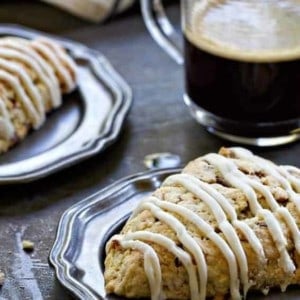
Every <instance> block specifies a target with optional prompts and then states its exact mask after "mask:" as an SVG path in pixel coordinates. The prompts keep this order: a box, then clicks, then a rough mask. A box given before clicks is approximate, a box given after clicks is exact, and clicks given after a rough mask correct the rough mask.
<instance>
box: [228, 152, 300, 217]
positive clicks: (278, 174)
mask: <svg viewBox="0 0 300 300" xmlns="http://www.w3.org/2000/svg"><path fill="white" fill-rule="evenodd" d="M230 150H231V151H232V152H233V153H234V154H235V155H236V156H237V157H239V158H243V159H246V160H249V161H252V162H254V163H257V164H259V165H260V167H261V169H262V170H264V171H265V172H266V173H268V174H270V175H272V176H273V177H274V178H275V179H276V180H278V182H279V183H280V184H281V185H282V187H283V188H284V189H285V190H286V192H287V193H288V195H289V198H290V200H291V201H293V203H294V204H295V205H296V207H297V209H298V212H299V213H300V195H299V194H296V193H295V191H294V190H293V188H292V186H291V184H290V182H289V180H290V179H292V177H293V176H292V175H291V174H289V173H288V172H286V170H285V169H284V168H280V167H278V166H276V165H275V164H274V163H272V162H271V161H269V160H266V159H264V158H262V157H258V156H255V155H253V153H252V152H251V151H249V150H247V149H244V148H238V147H236V148H230ZM285 177H286V178H285ZM294 179H295V178H294ZM296 182H298V184H299V185H300V182H299V181H296Z"/></svg>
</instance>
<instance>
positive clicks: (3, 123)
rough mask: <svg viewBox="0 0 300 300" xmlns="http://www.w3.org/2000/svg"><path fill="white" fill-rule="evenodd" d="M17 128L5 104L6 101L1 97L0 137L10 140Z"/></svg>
mask: <svg viewBox="0 0 300 300" xmlns="http://www.w3.org/2000/svg"><path fill="white" fill-rule="evenodd" d="M14 133H15V129H14V126H13V123H12V121H11V119H10V116H9V113H8V111H7V109H6V106H5V101H4V100H3V99H1V98H0V138H1V139H3V140H5V141H9V140H10V139H12V138H13V137H14Z"/></svg>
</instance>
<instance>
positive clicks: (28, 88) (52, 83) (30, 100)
mask: <svg viewBox="0 0 300 300" xmlns="http://www.w3.org/2000/svg"><path fill="white" fill-rule="evenodd" d="M75 86H76V65H75V63H74V61H73V60H72V58H71V57H70V56H69V55H68V54H67V52H66V51H65V50H64V49H63V48H62V47H61V46H60V45H59V44H58V43H56V42H54V41H52V40H50V39H48V38H43V37H40V38H37V39H35V40H26V39H22V38H17V37H3V38H0V153H2V152H5V151H7V150H8V149H9V148H11V147H12V146H13V145H14V144H15V143H17V142H18V141H21V140H22V139H23V138H24V137H25V136H26V135H27V134H28V132H29V131H30V130H31V129H38V128H40V126H41V125H42V124H43V123H44V121H45V118H46V113H47V112H49V111H50V110H52V109H54V108H57V107H59V106H60V105H61V103H62V94H63V93H69V92H71V91H73V90H74V88H75Z"/></svg>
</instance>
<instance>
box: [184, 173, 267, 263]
mask: <svg viewBox="0 0 300 300" xmlns="http://www.w3.org/2000/svg"><path fill="white" fill-rule="evenodd" d="M185 176H188V177H192V176H191V175H189V174H185ZM195 179H196V178H195ZM197 185H198V186H199V187H201V188H202V189H203V190H204V191H205V192H207V193H208V194H209V195H210V196H211V197H212V198H213V200H215V201H217V202H218V204H219V205H220V206H221V207H222V209H223V211H224V212H225V214H226V215H227V216H228V217H229V220H230V221H231V223H232V225H233V226H234V227H235V228H237V229H239V230H240V231H241V232H242V233H243V234H244V236H245V238H246V239H247V240H248V242H249V245H250V246H251V248H252V249H253V250H254V252H255V253H256V255H257V257H258V259H259V260H260V261H261V263H265V254H264V249H263V246H262V244H261V242H260V240H259V239H258V238H257V236H256V235H255V233H254V231H253V229H252V228H251V227H250V226H249V225H248V224H247V223H245V222H243V221H240V220H238V217H237V214H236V211H235V209H234V207H233V206H232V205H231V204H230V203H229V202H228V200H227V199H226V198H225V197H224V196H223V195H222V194H221V193H220V192H218V191H217V190H216V189H215V188H214V187H213V186H212V185H210V184H208V183H206V182H203V181H200V180H198V181H197Z"/></svg>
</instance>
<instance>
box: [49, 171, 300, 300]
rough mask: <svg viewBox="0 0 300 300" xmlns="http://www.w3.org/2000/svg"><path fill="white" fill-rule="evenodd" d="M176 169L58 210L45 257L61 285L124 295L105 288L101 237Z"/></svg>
mask: <svg viewBox="0 0 300 300" xmlns="http://www.w3.org/2000/svg"><path fill="white" fill-rule="evenodd" d="M178 172H180V169H174V168H173V169H164V170H158V171H148V172H145V173H139V174H136V175H133V176H131V177H128V178H125V179H123V180H121V181H118V182H116V183H114V184H113V185H111V186H109V187H107V188H105V189H104V190H102V191H99V192H98V193H96V194H94V195H92V196H90V197H88V198H87V199H84V200H82V201H80V202H78V203H76V204H75V205H74V206H72V207H71V208H69V209H68V210H67V211H66V212H65V213H64V214H63V216H62V218H61V220H60V222H59V226H58V230H57V236H56V240H55V243H54V245H53V248H52V250H51V252H50V262H51V264H52V265H53V266H54V267H55V271H56V276H57V278H58V280H59V281H60V282H61V284H62V285H63V286H65V287H66V288H67V289H68V290H69V291H71V292H72V293H73V294H74V295H76V296H77V297H78V298H80V299H84V300H96V299H102V300H104V299H106V300H116V299H123V298H120V297H117V296H114V295H107V294H106V293H105V289H104V278H103V272H104V266H103V261H104V257H105V251H104V248H105V244H106V241H107V240H108V239H109V237H110V236H112V235H113V234H114V233H116V232H118V231H119V230H120V229H121V227H122V225H123V224H124V223H125V221H126V219H127V218H128V216H129V214H130V212H131V211H132V210H133V208H134V207H135V206H136V205H137V203H138V202H139V201H140V200H141V199H142V198H144V197H145V196H146V195H149V194H150V193H151V192H153V191H154V190H155V189H157V187H159V186H160V185H161V183H162V182H163V180H164V179H165V178H166V177H167V176H169V175H171V174H174V173H178ZM247 299H248V300H297V299H300V289H299V288H298V289H297V288H296V287H290V288H289V289H288V290H287V291H286V293H280V292H278V291H274V292H271V293H270V294H269V295H268V296H262V295H261V294H253V293H252V294H249V296H248V297H247Z"/></svg>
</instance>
